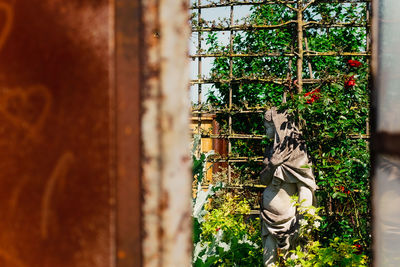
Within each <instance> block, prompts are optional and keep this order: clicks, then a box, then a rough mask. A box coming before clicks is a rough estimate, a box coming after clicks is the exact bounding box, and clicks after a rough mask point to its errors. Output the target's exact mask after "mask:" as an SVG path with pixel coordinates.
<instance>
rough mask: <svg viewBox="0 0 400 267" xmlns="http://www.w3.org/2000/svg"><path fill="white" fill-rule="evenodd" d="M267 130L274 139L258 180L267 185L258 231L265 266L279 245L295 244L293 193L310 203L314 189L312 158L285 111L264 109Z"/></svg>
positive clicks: (274, 257)
mask: <svg viewBox="0 0 400 267" xmlns="http://www.w3.org/2000/svg"><path fill="white" fill-rule="evenodd" d="M264 125H265V128H266V134H267V136H268V137H269V138H271V139H272V138H273V139H274V143H273V145H272V147H270V148H267V151H266V158H265V160H264V164H265V168H264V169H263V170H262V171H261V173H260V176H261V183H262V184H265V185H267V188H266V189H265V190H264V193H263V198H262V205H261V209H262V210H261V219H262V221H261V224H262V228H261V234H262V240H263V247H264V254H263V262H264V266H269V265H273V263H275V262H276V260H277V252H278V249H279V250H280V251H282V252H285V251H288V250H289V249H294V248H295V247H296V245H297V243H296V242H297V239H298V238H297V237H298V228H299V224H298V221H299V218H298V217H299V216H298V214H297V212H296V206H295V205H294V202H293V200H292V198H291V197H292V196H294V195H297V196H298V200H299V202H300V203H301V205H302V206H304V207H306V206H311V205H313V204H314V203H313V201H314V191H315V189H316V187H317V186H316V184H315V179H314V175H313V173H312V169H311V162H310V160H309V157H308V155H307V151H306V146H305V142H304V140H302V137H301V134H300V131H299V129H298V128H297V127H296V126H295V124H294V122H293V121H291V120H290V118H289V116H288V114H287V112H286V111H277V109H276V108H272V109H270V110H268V111H267V112H266V113H265V116H264Z"/></svg>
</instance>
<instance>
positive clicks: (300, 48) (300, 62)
mask: <svg viewBox="0 0 400 267" xmlns="http://www.w3.org/2000/svg"><path fill="white" fill-rule="evenodd" d="M303 23H304V22H303V0H297V45H298V48H297V86H298V87H297V93H301V92H302V91H303V59H304V50H303V41H304V40H303Z"/></svg>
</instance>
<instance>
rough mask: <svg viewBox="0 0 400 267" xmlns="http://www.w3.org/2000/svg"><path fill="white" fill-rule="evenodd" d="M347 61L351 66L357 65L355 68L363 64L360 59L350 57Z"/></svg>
mask: <svg viewBox="0 0 400 267" xmlns="http://www.w3.org/2000/svg"><path fill="white" fill-rule="evenodd" d="M347 63H348V64H349V65H350V67H355V68H358V67H360V66H361V65H362V63H361V62H360V61H358V60H352V59H349V60H348V61H347Z"/></svg>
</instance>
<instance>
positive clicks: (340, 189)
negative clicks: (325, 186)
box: [336, 185, 351, 195]
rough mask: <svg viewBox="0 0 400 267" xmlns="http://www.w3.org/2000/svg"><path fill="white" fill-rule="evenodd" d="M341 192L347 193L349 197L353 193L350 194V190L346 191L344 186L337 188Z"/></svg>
mask: <svg viewBox="0 0 400 267" xmlns="http://www.w3.org/2000/svg"><path fill="white" fill-rule="evenodd" d="M336 188H337V189H338V190H339V191H340V192H343V193H345V194H347V195H349V194H350V193H351V192H350V190H345V187H344V186H343V185H341V186H337V187H336Z"/></svg>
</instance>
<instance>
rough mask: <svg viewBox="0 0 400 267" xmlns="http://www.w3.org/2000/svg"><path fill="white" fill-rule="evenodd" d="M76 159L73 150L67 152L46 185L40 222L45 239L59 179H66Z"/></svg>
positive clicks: (58, 162)
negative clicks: (55, 188)
mask: <svg viewBox="0 0 400 267" xmlns="http://www.w3.org/2000/svg"><path fill="white" fill-rule="evenodd" d="M74 160H75V157H74V155H73V154H72V153H71V152H69V151H67V152H65V153H64V154H63V155H62V156H61V157H60V159H59V160H58V161H57V164H56V166H55V167H54V169H53V172H52V173H51V175H50V178H49V179H48V181H47V183H46V187H45V190H44V194H43V198H42V207H41V212H42V215H41V224H40V230H41V236H42V238H43V239H45V238H47V235H48V222H49V216H50V204H51V199H52V197H53V192H54V187H55V185H56V183H57V182H58V181H60V180H63V179H65V177H66V175H67V172H68V170H69V168H70V166H71V164H72V163H73V162H74Z"/></svg>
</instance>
